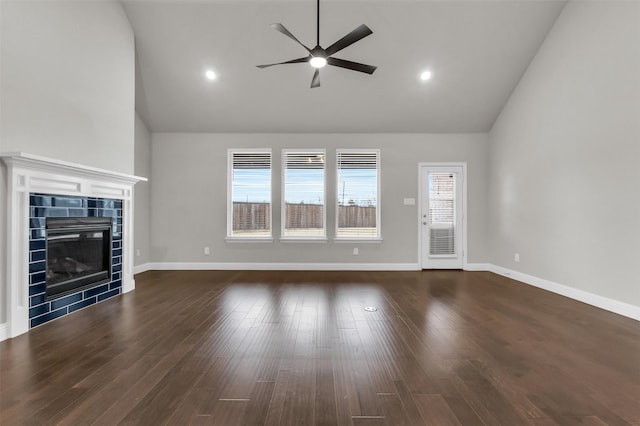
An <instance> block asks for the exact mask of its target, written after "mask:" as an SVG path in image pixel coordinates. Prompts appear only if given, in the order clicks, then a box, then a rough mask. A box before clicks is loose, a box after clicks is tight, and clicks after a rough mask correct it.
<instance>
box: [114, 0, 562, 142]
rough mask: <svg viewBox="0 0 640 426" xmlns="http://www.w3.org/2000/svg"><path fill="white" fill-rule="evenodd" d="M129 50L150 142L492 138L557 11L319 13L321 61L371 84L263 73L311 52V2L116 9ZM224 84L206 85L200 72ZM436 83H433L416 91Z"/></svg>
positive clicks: (468, 5)
mask: <svg viewBox="0 0 640 426" xmlns="http://www.w3.org/2000/svg"><path fill="white" fill-rule="evenodd" d="M123 3H124V6H125V10H126V13H127V15H128V17H129V20H130V22H131V25H132V27H133V30H134V33H135V37H136V50H137V82H136V86H137V87H136V109H137V111H138V112H139V113H140V114H141V116H142V117H143V119H144V120H145V121H146V123H147V124H148V125H149V127H150V128H151V130H152V131H154V132H223V133H230V132H243V133H244V132H246V133H251V132H283V133H285V132H291V133H297V132H301V133H304V132H322V133H342V132H345V133H349V132H358V133H384V132H394V133H403V132H412V133H413V132H416V133H417V132H426V133H447V132H486V131H488V130H489V129H490V127H491V125H492V124H493V122H494V121H495V119H496V117H497V115H498V114H499V112H500V110H501V109H502V107H503V106H504V104H505V102H506V100H507V99H508V97H509V95H510V93H511V91H512V90H513V89H514V87H515V86H516V84H517V83H518V81H519V79H520V77H521V76H522V74H523V72H524V71H525V70H526V68H527V66H528V65H529V63H530V61H531V59H532V58H533V56H534V55H535V54H536V51H537V49H538V47H539V46H540V44H541V43H542V41H543V40H544V38H545V36H546V34H547V33H548V32H549V30H550V28H551V27H552V25H553V23H554V22H555V19H556V18H557V16H558V15H559V13H560V11H561V10H562V7H563V6H564V4H565V2H564V1H553V0H511V1H506V0H499V1H483V0H472V1H458V0H442V1H431V0H414V1H398V0H389V1H337V0H328V1H324V0H323V1H321V28H320V31H321V36H320V38H321V39H320V42H321V45H322V46H323V47H327V46H328V45H330V44H332V43H333V42H334V41H336V40H338V39H339V38H341V37H342V36H343V35H345V34H346V33H348V32H350V31H351V30H353V29H354V28H355V27H357V26H358V25H360V24H366V25H368V26H369V27H370V28H371V29H372V30H373V32H374V33H373V34H372V35H370V36H369V37H367V38H365V39H363V40H361V41H359V42H357V43H355V44H354V45H352V46H350V47H348V48H346V49H344V50H343V51H341V52H339V53H338V54H336V55H335V56H336V57H339V58H343V59H348V60H352V61H356V62H363V63H366V64H371V65H376V66H378V70H377V71H376V72H375V73H374V74H373V75H371V76H369V75H367V74H362V73H358V72H354V71H348V70H344V69H341V68H335V67H326V68H323V69H322V70H321V74H320V75H321V84H322V86H321V87H320V88H317V89H310V88H309V85H310V83H311V77H312V75H313V70H312V68H311V67H310V66H309V65H308V64H291V65H282V66H278V67H272V68H268V69H262V70H261V69H258V68H256V65H258V64H264V63H272V62H280V61H285V60H289V59H294V58H299V57H302V56H305V55H306V51H305V50H304V49H303V48H302V47H300V46H299V45H297V44H295V43H294V42H293V41H291V40H290V39H288V38H287V37H285V36H283V35H282V34H280V33H278V32H276V31H275V30H273V29H272V28H270V26H269V24H271V23H274V22H280V23H282V24H283V25H285V27H287V28H288V29H289V30H290V31H291V32H292V33H293V34H294V35H295V36H296V37H298V38H299V39H300V40H301V41H302V42H303V43H305V44H306V45H308V46H309V47H313V46H314V45H315V7H316V6H315V1H314V0H291V1H267V0H260V1H252V0H241V1H238V0H236V1H233V2H231V1H215V0H212V1H202V0H201V1H178V0H175V1H156V0H150V1H142V0H125V1H123ZM207 69H213V70H214V71H215V72H216V74H217V76H218V78H217V79H216V80H215V81H213V82H212V81H208V80H207V79H206V78H204V73H205V70H207ZM424 69H430V70H431V71H432V73H433V78H432V79H431V80H430V81H428V82H422V81H420V80H419V74H420V72H421V71H423V70H424Z"/></svg>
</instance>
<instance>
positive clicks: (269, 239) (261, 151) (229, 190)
mask: <svg viewBox="0 0 640 426" xmlns="http://www.w3.org/2000/svg"><path fill="white" fill-rule="evenodd" d="M234 154H269V172H270V179H269V235H265V236H255V235H254V236H246V237H243V236H238V235H233V170H234V168H233V165H234V161H233V160H234ZM225 240H226V241H229V242H272V241H273V150H272V149H271V148H229V149H227V236H226V237H225Z"/></svg>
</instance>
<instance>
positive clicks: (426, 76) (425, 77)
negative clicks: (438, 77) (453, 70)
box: [420, 70, 431, 81]
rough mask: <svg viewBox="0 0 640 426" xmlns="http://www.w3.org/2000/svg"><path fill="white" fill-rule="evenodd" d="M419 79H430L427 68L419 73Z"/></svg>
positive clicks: (429, 72)
mask: <svg viewBox="0 0 640 426" xmlns="http://www.w3.org/2000/svg"><path fill="white" fill-rule="evenodd" d="M420 80H422V81H427V80H431V71H429V70H426V71H422V73H421V74H420Z"/></svg>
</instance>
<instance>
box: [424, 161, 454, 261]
mask: <svg viewBox="0 0 640 426" xmlns="http://www.w3.org/2000/svg"><path fill="white" fill-rule="evenodd" d="M455 223H456V217H455V175H454V174H452V173H429V228H430V231H429V237H430V238H429V253H430V254H431V255H453V254H455V252H456V247H455V233H456V229H455Z"/></svg>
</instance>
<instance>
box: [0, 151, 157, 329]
mask: <svg viewBox="0 0 640 426" xmlns="http://www.w3.org/2000/svg"><path fill="white" fill-rule="evenodd" d="M0 158H2V161H4V163H5V164H6V165H7V178H8V192H7V197H8V203H7V207H8V209H7V224H6V225H7V229H6V232H7V234H6V242H4V244H6V246H5V249H6V254H7V270H6V273H5V279H6V301H5V308H6V319H7V322H6V324H5V327H6V328H5V330H6V337H15V336H17V335H19V334H22V333H25V332H27V331H28V330H29V194H30V193H34V192H39V193H47V194H55V195H75V196H83V197H104V198H115V199H120V200H122V210H123V211H122V214H123V223H122V227H123V229H122V230H123V240H122V245H123V256H122V292H123V293H126V292H129V291H131V290H133V289H134V288H135V281H134V279H133V186H134V185H135V184H136V182H139V181H146V180H147V179H146V178H143V177H138V176H132V175H127V174H124V173H118V172H113V171H109V170H103V169H99V168H95V167H89V166H85V165H81V164H75V163H69V162H66V161H60V160H55V159H51V158H46V157H41V156H38V155H32V154H26V153H22V152H12V153H3V154H0ZM0 340H1V339H0Z"/></svg>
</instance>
